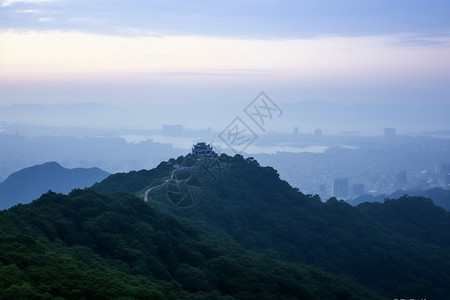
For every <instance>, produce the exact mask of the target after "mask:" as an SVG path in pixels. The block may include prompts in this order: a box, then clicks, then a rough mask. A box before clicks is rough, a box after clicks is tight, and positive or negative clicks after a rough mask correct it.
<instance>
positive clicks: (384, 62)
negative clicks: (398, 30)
mask: <svg viewBox="0 0 450 300" xmlns="http://www.w3.org/2000/svg"><path fill="white" fill-rule="evenodd" d="M1 36H2V38H3V43H4V45H5V47H4V50H3V55H2V57H3V58H2V60H0V81H1V80H3V81H5V82H15V83H17V84H20V83H23V82H54V81H66V82H84V83H89V84H90V85H92V86H96V85H97V84H100V85H101V84H104V83H105V82H110V83H114V85H122V86H125V85H134V84H137V85H149V84H152V85H154V86H155V85H156V86H186V87H187V86H189V87H191V88H194V87H195V88H197V89H201V88H206V87H208V88H209V87H212V86H216V87H219V86H222V87H224V86H227V87H229V88H237V87H242V86H255V87H258V89H261V88H262V87H263V88H266V87H270V86H272V87H275V86H276V87H277V88H283V89H285V90H292V89H311V88H316V89H322V88H324V87H327V88H330V87H332V88H335V89H347V90H361V89H366V90H367V89H369V90H370V89H372V90H388V89H391V90H399V89H404V90H410V91H412V90H414V89H416V88H419V87H423V88H424V89H425V88H426V89H427V90H434V93H437V92H438V91H439V90H442V87H445V86H447V85H448V84H447V82H448V81H449V80H450V38H448V37H441V38H436V40H439V41H441V42H442V45H440V46H439V47H436V46H434V45H432V46H426V45H422V46H420V47H418V46H416V45H414V46H410V45H405V44H402V43H399V41H402V40H403V38H402V37H400V36H368V37H339V36H334V37H322V38H311V39H285V40H262V39H253V40H248V39H236V38H211V37H205V36H184V35H180V36H161V37H155V36H110V35H101V34H86V33H83V32H78V31H45V32H44V31H31V32H30V31H26V32H18V31H6V32H3V33H2V34H1ZM446 89H447V90H448V88H446ZM445 93H448V92H445ZM442 95H444V94H442ZM447 95H448V94H447Z"/></svg>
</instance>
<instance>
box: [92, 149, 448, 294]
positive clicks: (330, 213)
mask: <svg viewBox="0 0 450 300" xmlns="http://www.w3.org/2000/svg"><path fill="white" fill-rule="evenodd" d="M231 160H232V162H230V161H231ZM223 161H224V162H223V163H222V165H221V166H220V167H218V166H217V165H215V168H209V167H208V168H205V167H204V166H205V163H206V162H199V161H196V158H195V157H192V156H191V155H188V156H186V157H179V158H178V159H177V160H171V161H169V162H164V163H161V164H160V165H159V166H158V167H157V168H156V169H153V170H151V171H140V172H136V173H133V174H130V175H129V176H130V177H129V178H128V176H127V174H120V175H112V176H110V177H108V178H107V179H105V180H104V181H103V182H101V183H99V184H96V185H94V186H93V188H94V189H96V190H98V191H109V192H114V190H115V189H114V188H112V187H116V188H117V190H127V191H128V192H134V193H136V194H137V195H140V196H141V197H143V194H144V191H145V190H146V189H148V188H149V187H155V186H158V185H161V184H164V182H165V180H168V179H169V178H170V174H171V171H170V170H173V169H176V168H178V169H179V168H181V167H183V166H190V165H195V164H197V165H198V168H197V171H196V176H198V178H200V179H201V185H202V198H201V199H200V200H199V201H198V202H197V203H196V205H194V206H193V207H191V208H180V207H177V206H176V205H173V203H171V201H169V198H168V196H169V194H168V190H167V189H164V188H159V189H155V190H152V192H151V193H150V194H149V204H150V205H151V206H155V207H159V208H161V209H163V210H165V211H167V212H169V213H171V214H172V215H175V216H178V217H182V218H185V219H186V220H189V222H191V223H193V224H195V225H196V226H198V227H200V228H204V229H207V230H209V231H211V232H214V233H219V234H223V235H224V236H230V237H232V238H233V239H235V240H236V241H237V242H239V243H241V244H242V245H244V246H245V247H246V248H247V249H251V250H254V251H258V252H260V253H265V254H267V255H270V256H272V257H276V258H279V259H283V260H285V261H292V262H298V261H300V262H304V263H308V264H313V265H316V266H319V267H322V268H325V269H326V270H328V271H330V272H334V273H340V274H344V275H346V276H350V277H351V278H353V279H355V280H357V281H358V282H360V283H361V284H364V285H366V286H368V287H371V288H374V289H376V290H377V291H378V292H380V293H382V294H383V295H386V296H387V297H390V298H396V297H404V298H407V297H410V298H417V297H425V298H433V299H445V295H448V294H450V288H449V287H448V284H447V283H448V282H450V274H449V273H448V270H449V269H450V252H449V250H450V249H449V248H450V240H449V238H448V233H447V232H448V224H449V220H450V214H449V213H448V212H446V211H444V210H443V209H440V208H437V207H435V206H433V204H432V203H430V200H427V199H424V198H411V199H410V198H405V199H402V200H393V202H392V203H394V204H396V205H389V204H386V206H383V209H381V210H380V209H373V210H372V209H370V208H367V207H365V206H362V207H352V206H350V205H349V204H347V203H345V202H344V201H337V200H336V199H333V198H332V199H330V200H328V201H327V202H325V203H323V202H322V201H321V200H320V198H319V197H317V196H310V195H304V194H302V193H300V192H299V191H298V190H296V189H294V188H292V187H290V186H289V184H288V183H286V182H285V181H282V180H280V178H279V175H278V174H277V172H276V171H275V170H274V169H272V168H270V167H261V166H259V164H258V162H257V161H255V160H254V159H252V158H247V159H244V158H243V157H242V156H239V155H237V156H235V157H234V158H230V157H227V158H226V159H224V160H223ZM214 169H215V173H216V176H212V175H211V173H210V171H213V170H214ZM172 172H173V171H172ZM132 177H133V180H132V182H133V183H136V182H138V181H139V182H141V185H140V186H139V185H134V186H133V187H132V188H131V187H129V186H127V184H126V182H128V181H131V180H129V179H131V178H132ZM137 177H139V180H137ZM410 203H411V205H410ZM430 207H431V209H430ZM384 208H385V209H384ZM422 211H426V212H427V213H430V214H431V215H430V216H427V218H426V219H423V220H422V221H420V220H417V222H418V223H417V224H419V225H416V226H415V227H411V228H410V225H411V224H413V223H414V216H421V215H422V214H421V212H422ZM406 215H407V216H406ZM433 219H436V220H439V221H437V222H431V221H430V220H433ZM389 220H390V222H388V221H389ZM423 226H426V230H425V232H420V234H418V232H419V231H420V230H419V229H420V228H421V227H423ZM430 232H432V233H433V235H432V236H429V237H427V233H430Z"/></svg>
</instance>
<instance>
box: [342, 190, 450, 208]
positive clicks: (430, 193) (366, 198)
mask: <svg viewBox="0 0 450 300" xmlns="http://www.w3.org/2000/svg"><path fill="white" fill-rule="evenodd" d="M403 195H408V196H418V197H425V198H430V199H432V200H433V203H434V204H435V205H437V206H440V207H442V208H444V209H445V210H447V211H450V190H444V189H442V188H433V189H428V190H425V191H401V190H399V191H396V192H395V193H392V194H390V195H379V196H372V195H362V196H359V197H356V198H355V199H352V200H348V201H347V202H348V203H350V204H351V205H358V204H361V203H364V202H384V200H385V199H387V198H388V199H397V198H400V197H402V196H403Z"/></svg>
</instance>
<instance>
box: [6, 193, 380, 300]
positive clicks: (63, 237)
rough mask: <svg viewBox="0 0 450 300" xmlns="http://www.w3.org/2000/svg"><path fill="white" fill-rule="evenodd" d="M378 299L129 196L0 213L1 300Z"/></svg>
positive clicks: (81, 196)
mask: <svg viewBox="0 0 450 300" xmlns="http://www.w3.org/2000/svg"><path fill="white" fill-rule="evenodd" d="M52 298H59V299H115V298H121V299H381V297H379V296H377V295H376V294H374V293H373V292H370V291H369V290H368V289H367V288H364V287H362V286H360V285H359V284H357V283H355V282H353V281H350V280H349V279H346V278H345V277H343V276H336V275H331V274H329V273H327V272H325V271H322V270H320V269H318V268H316V267H313V266H306V265H304V264H300V263H288V262H282V261H279V260H275V259H271V258H268V257H267V256H264V255H262V254H257V253H254V252H249V251H248V250H245V249H244V248H243V247H242V246H239V245H238V244H236V243H234V242H232V241H230V240H228V239H224V238H219V237H217V236H215V237H214V236H212V235H211V234H206V233H203V232H202V231H200V230H198V229H196V228H194V227H193V226H191V225H190V224H188V223H186V222H183V221H180V220H177V219H176V218H174V217H171V216H168V215H167V214H164V213H161V212H159V211H158V210H157V209H155V208H152V207H150V206H149V205H147V203H145V202H144V201H143V200H142V199H139V198H136V197H135V196H133V195H130V194H127V193H116V194H113V195H110V196H105V195H101V194H99V193H97V192H94V191H92V190H74V191H72V192H71V193H70V194H69V195H62V194H56V193H52V192H49V193H47V194H45V195H43V196H42V197H41V198H40V199H38V200H36V201H34V202H33V203H31V204H27V205H18V206H14V207H12V208H11V209H9V210H7V211H2V212H0V299H52Z"/></svg>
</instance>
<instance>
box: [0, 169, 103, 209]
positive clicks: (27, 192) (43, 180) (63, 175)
mask: <svg viewBox="0 0 450 300" xmlns="http://www.w3.org/2000/svg"><path fill="white" fill-rule="evenodd" d="M108 175H110V174H109V173H107V172H105V171H102V170H100V169H98V168H89V169H83V168H76V169H66V168H63V167H62V166H60V165H59V164H58V163H56V162H48V163H45V164H42V165H37V166H33V167H29V168H25V169H23V170H20V171H18V172H15V173H13V174H11V175H10V176H8V178H6V179H5V181H3V182H2V183H0V209H6V208H9V207H11V206H13V205H15V204H17V203H29V202H31V201H32V200H34V199H36V198H38V197H39V196H40V195H42V194H43V193H45V192H47V191H49V190H52V191H54V192H58V193H68V192H70V191H71V190H72V189H75V188H84V187H88V186H91V185H92V184H94V183H95V182H98V181H101V180H103V179H105V178H106V177H107V176H108Z"/></svg>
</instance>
